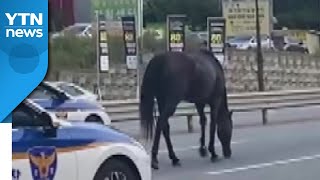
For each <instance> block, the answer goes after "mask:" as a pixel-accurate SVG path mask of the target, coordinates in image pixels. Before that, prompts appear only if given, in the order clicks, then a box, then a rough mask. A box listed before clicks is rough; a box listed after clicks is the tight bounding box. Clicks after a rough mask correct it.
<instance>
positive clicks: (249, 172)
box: [115, 107, 320, 180]
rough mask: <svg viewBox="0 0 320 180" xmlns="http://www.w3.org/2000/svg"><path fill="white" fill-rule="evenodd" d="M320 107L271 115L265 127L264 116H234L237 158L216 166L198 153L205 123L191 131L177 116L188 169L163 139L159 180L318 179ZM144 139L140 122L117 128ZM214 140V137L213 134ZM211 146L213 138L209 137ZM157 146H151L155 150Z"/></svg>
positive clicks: (176, 136) (174, 127)
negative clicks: (173, 156) (174, 161)
mask: <svg viewBox="0 0 320 180" xmlns="http://www.w3.org/2000/svg"><path fill="white" fill-rule="evenodd" d="M319 110H320V107H305V108H292V109H281V110H272V111H269V113H268V115H269V124H268V125H267V126H262V125H261V121H262V120H261V114H260V112H250V113H234V116H233V121H234V124H235V129H234V134H233V139H232V150H233V156H232V158H231V159H228V160H227V159H223V158H222V157H221V155H222V152H221V148H220V144H219V141H218V140H216V151H217V153H218V154H219V155H220V157H221V159H220V160H219V161H218V162H215V163H212V162H211V161H210V158H209V157H207V158H201V157H200V156H199V154H198V151H197V149H198V146H199V143H198V142H199V137H200V134H199V125H198V124H199V123H198V119H197V118H195V121H194V125H195V132H194V133H186V132H187V125H186V120H185V118H171V120H170V125H171V132H172V136H171V137H172V142H173V146H174V149H175V152H176V155H177V156H178V157H179V158H180V159H181V163H182V167H177V168H174V167H172V166H171V161H170V160H169V158H168V153H167V151H166V150H167V149H166V146H165V143H164V139H163V136H161V145H160V152H159V157H158V158H159V165H160V170H155V171H154V172H153V180H213V179H214V180H270V179H272V180H288V179H290V180H317V179H319V177H320V111H319ZM115 126H116V127H118V128H119V129H121V130H122V131H124V132H126V133H128V134H131V135H133V136H136V137H138V132H139V123H138V121H133V122H127V123H119V124H115ZM207 137H208V136H207ZM207 142H208V139H207ZM150 146H151V144H148V145H146V148H147V149H148V151H149V152H150V150H149V149H150Z"/></svg>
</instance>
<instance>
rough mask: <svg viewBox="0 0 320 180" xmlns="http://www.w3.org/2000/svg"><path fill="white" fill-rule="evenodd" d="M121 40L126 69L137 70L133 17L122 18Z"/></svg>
mask: <svg viewBox="0 0 320 180" xmlns="http://www.w3.org/2000/svg"><path fill="white" fill-rule="evenodd" d="M122 29H123V40H124V48H125V56H126V63H127V67H128V69H137V64H138V60H137V40H136V23H135V18H134V16H126V17H122Z"/></svg>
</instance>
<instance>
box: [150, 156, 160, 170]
mask: <svg viewBox="0 0 320 180" xmlns="http://www.w3.org/2000/svg"><path fill="white" fill-rule="evenodd" d="M151 168H152V169H156V170H157V169H159V162H158V160H156V159H152V160H151Z"/></svg>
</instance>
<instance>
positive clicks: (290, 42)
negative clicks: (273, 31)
mask: <svg viewBox="0 0 320 180" xmlns="http://www.w3.org/2000/svg"><path fill="white" fill-rule="evenodd" d="M283 50H284V51H295V52H303V53H308V48H307V46H306V44H304V43H303V42H302V41H300V40H298V39H295V38H292V37H289V36H285V37H284V46H283Z"/></svg>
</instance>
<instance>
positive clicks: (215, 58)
mask: <svg viewBox="0 0 320 180" xmlns="http://www.w3.org/2000/svg"><path fill="white" fill-rule="evenodd" d="M200 52H201V53H203V54H205V55H207V56H210V57H211V58H212V59H214V61H216V63H217V64H219V65H220V67H221V68H222V65H221V63H220V61H219V60H218V58H217V57H216V56H215V55H214V53H213V52H211V51H210V50H208V49H200Z"/></svg>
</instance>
